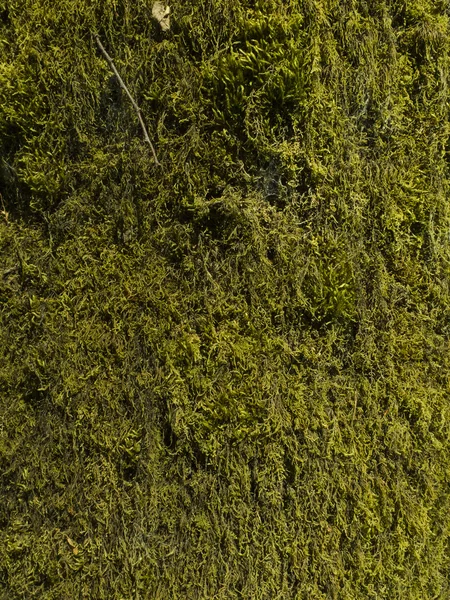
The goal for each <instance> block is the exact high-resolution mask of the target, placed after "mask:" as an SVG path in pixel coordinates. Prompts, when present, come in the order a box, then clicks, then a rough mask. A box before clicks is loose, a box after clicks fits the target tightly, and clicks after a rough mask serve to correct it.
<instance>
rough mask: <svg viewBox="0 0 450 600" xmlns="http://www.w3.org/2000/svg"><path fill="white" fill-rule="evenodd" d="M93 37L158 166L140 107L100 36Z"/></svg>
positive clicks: (159, 164)
mask: <svg viewBox="0 0 450 600" xmlns="http://www.w3.org/2000/svg"><path fill="white" fill-rule="evenodd" d="M94 37H95V41H96V42H97V46H98V47H99V48H100V50H101V52H102V54H103V56H104V57H105V58H106V60H107V61H108V64H109V66H110V67H111V69H112V71H113V73H114V75H115V76H116V77H117V80H118V81H119V84H120V87H121V88H122V89H123V90H124V91H125V93H126V95H127V96H128V98H129V99H130V102H131V104H132V105H133V108H134V110H135V111H136V113H137V116H138V119H139V123H140V124H141V127H142V131H143V132H144V139H145V141H146V142H148V143H149V144H150V148H151V149H152V154H153V158H154V159H155V163H156V164H157V165H158V166H159V167H160V166H161V163H160V162H159V160H158V157H157V156H156V152H155V148H154V147H153V144H152V142H151V140H150V138H149V135H148V132H147V128H146V126H145V123H144V119H143V118H142V114H141V109H140V108H139V106H138V105H137V104H136V102H135V100H134V98H133V96H132V95H131V94H130V92H129V90H128V88H127V86H126V85H125V83H124V82H123V79H122V77H121V76H120V75H119V72H118V71H117V69H116V65H115V64H114V62H113V59H112V58H111V57H110V56H109V54H108V53H107V52H106V50H105V48H104V46H103V44H102V43H101V41H100V38H99V37H98V35H95V36H94Z"/></svg>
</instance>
